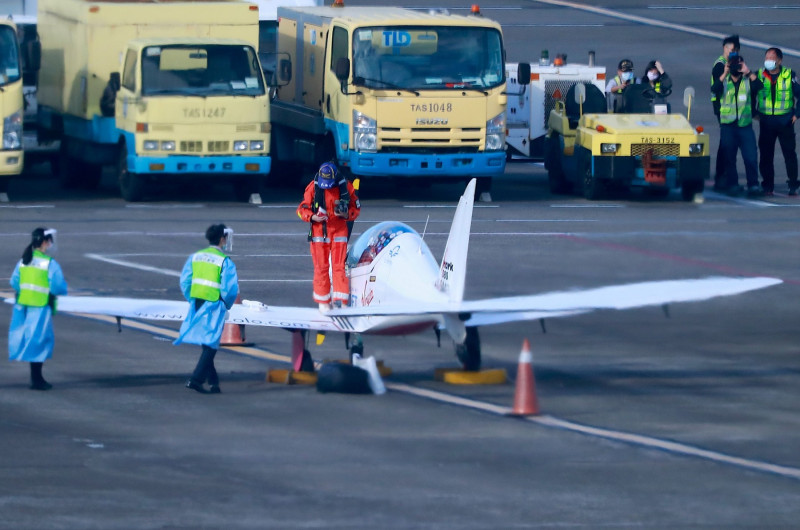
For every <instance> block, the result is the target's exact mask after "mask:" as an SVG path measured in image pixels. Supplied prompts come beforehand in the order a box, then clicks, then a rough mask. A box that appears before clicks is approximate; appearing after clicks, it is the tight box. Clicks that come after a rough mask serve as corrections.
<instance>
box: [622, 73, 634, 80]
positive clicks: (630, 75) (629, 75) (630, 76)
mask: <svg viewBox="0 0 800 530" xmlns="http://www.w3.org/2000/svg"><path fill="white" fill-rule="evenodd" d="M631 79H633V72H622V80H623V81H630V80H631Z"/></svg>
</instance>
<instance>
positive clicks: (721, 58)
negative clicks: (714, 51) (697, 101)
mask: <svg viewBox="0 0 800 530" xmlns="http://www.w3.org/2000/svg"><path fill="white" fill-rule="evenodd" d="M718 64H723V65H725V64H728V60H727V59H726V58H725V56H724V55H720V56H719V57H717V60H716V61H714V65H713V66H712V67H711V86H714V81H715V79H714V68H715V67H716V66H717V65H718ZM716 100H717V95H716V94H715V93H714V91H713V90H712V91H711V101H716Z"/></svg>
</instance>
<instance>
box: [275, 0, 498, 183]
mask: <svg viewBox="0 0 800 530" xmlns="http://www.w3.org/2000/svg"><path fill="white" fill-rule="evenodd" d="M278 19H279V20H280V22H279V26H278V58H277V63H276V64H277V70H276V76H277V83H278V84H279V85H281V86H280V87H279V89H278V91H277V97H276V99H275V100H273V102H272V131H273V133H274V134H273V136H272V140H273V148H272V156H273V158H274V160H275V163H276V164H278V163H281V164H282V163H298V162H300V163H303V162H304V163H306V164H311V165H317V164H319V163H320V162H323V161H328V160H335V161H336V162H337V163H338V165H339V167H340V168H341V169H343V170H344V171H346V172H347V173H349V174H351V175H352V176H360V177H369V178H373V177H375V178H377V177H415V178H417V179H418V180H426V179H433V178H451V179H456V178H467V177H479V178H481V179H482V180H481V182H482V183H483V184H484V185H487V184H490V179H491V177H494V176H497V175H500V174H502V173H503V171H504V170H505V161H506V159H505V132H506V101H507V96H506V94H505V89H506V78H505V71H504V56H505V52H504V48H503V36H502V32H501V29H500V25H499V24H498V23H496V22H494V21H492V20H489V19H486V18H483V17H479V16H457V15H451V14H448V13H446V12H433V13H431V12H422V11H412V10H408V9H401V8H391V7H335V6H331V7H316V8H314V7H309V8H278Z"/></svg>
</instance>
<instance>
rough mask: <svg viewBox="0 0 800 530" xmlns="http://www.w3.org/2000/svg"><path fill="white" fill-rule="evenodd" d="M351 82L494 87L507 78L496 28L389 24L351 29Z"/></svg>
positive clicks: (373, 85) (371, 85) (370, 85)
mask: <svg viewBox="0 0 800 530" xmlns="http://www.w3.org/2000/svg"><path fill="white" fill-rule="evenodd" d="M352 62H353V83H354V84H356V85H361V86H365V87H368V88H407V89H430V88H437V89H459V90H463V89H464V88H478V89H484V88H491V87H495V86H498V85H500V84H502V83H503V82H504V81H505V72H504V68H503V42H502V39H501V37H500V32H499V31H497V30H496V29H493V28H471V27H446V26H444V27H440V26H436V27H429V26H386V27H371V28H361V29H357V30H356V31H355V32H354V34H353V61H352Z"/></svg>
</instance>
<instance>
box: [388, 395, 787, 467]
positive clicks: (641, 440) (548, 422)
mask: <svg viewBox="0 0 800 530" xmlns="http://www.w3.org/2000/svg"><path fill="white" fill-rule="evenodd" d="M386 388H389V389H390V390H394V391H396V392H402V393H404V394H410V395H413V396H417V397H422V398H425V399H430V400H433V401H437V402H440V403H445V404H448V405H455V406H459V407H465V408H470V409H473V410H478V411H481V412H487V413H489V414H495V415H498V416H508V415H509V414H510V412H511V409H509V408H508V407H501V406H498V405H494V404H491V403H485V402H483V401H477V400H474V399H469V398H464V397H460V396H454V395H451V394H446V393H444V392H438V391H436V390H429V389H425V388H417V387H414V386H410V385H406V384H403V383H386ZM520 419H522V420H524V421H528V422H531V423H535V424H537V425H541V426H543V427H550V428H555V429H559V430H563V431H568V432H573V433H577V434H583V435H586V436H590V437H592V438H603V439H605V440H612V441H616V442H622V443H625V444H628V445H633V446H637V447H643V448H645V449H657V450H660V451H665V452H667V453H670V454H673V455H677V456H692V457H696V458H700V459H703V460H709V461H712V462H717V463H720V464H728V465H733V466H736V467H740V468H745V469H749V470H752V471H760V472H763V473H769V474H773V475H779V476H782V477H787V478H793V479H798V480H800V469H798V468H794V467H789V466H781V465H777V464H771V463H769V462H762V461H760V460H751V459H748V458H741V457H736V456H730V455H726V454H724V453H719V452H716V451H710V450H708V449H702V448H700V447H695V446H691V445H687V444H682V443H679V442H672V441H669V440H661V439H659V438H652V437H650V436H644V435H639V434H631V433H626V432H622V431H612V430H610V429H603V428H600V427H592V426H590V425H582V424H579V423H574V422H571V421H567V420H562V419H560V418H556V417H554V416H548V415H542V416H526V417H521V418H520Z"/></svg>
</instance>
